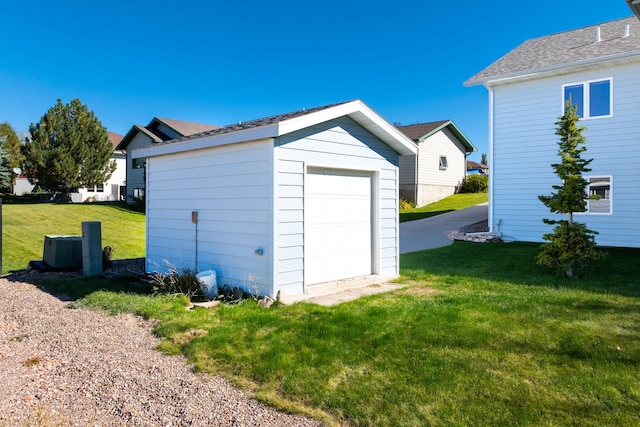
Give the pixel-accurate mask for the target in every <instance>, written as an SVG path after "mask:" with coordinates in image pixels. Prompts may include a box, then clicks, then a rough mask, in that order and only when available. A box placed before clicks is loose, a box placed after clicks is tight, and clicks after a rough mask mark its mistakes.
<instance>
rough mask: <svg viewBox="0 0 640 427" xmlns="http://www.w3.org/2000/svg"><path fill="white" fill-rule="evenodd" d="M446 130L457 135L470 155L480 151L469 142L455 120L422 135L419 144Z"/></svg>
mask: <svg viewBox="0 0 640 427" xmlns="http://www.w3.org/2000/svg"><path fill="white" fill-rule="evenodd" d="M444 128H447V129H449V130H450V131H451V132H452V133H453V134H454V135H455V137H456V138H458V141H460V142H461V143H462V145H464V147H465V148H466V149H467V150H466V151H467V152H468V153H475V152H476V151H478V149H477V148H476V146H475V145H473V143H472V142H471V141H470V140H469V138H467V136H466V135H465V134H464V133H463V132H462V131H461V130H460V128H459V127H458V126H456V124H455V123H454V122H453V120H447V121H446V122H444V123H443V124H441V125H440V126H438V127H436V128H435V129H433V130H432V131H430V132H428V133H426V134H424V135H422V136H421V137H420V138H418V142H424V141H425V140H426V139H427V138H429V137H430V136H431V135H433V134H435V133H436V132H440V131H441V130H442V129H444Z"/></svg>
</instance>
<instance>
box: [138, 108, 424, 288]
mask: <svg viewBox="0 0 640 427" xmlns="http://www.w3.org/2000/svg"><path fill="white" fill-rule="evenodd" d="M415 151H416V146H415V145H414V143H413V142H411V141H410V140H409V139H408V138H407V137H406V136H404V134H402V133H401V132H399V131H398V130H397V129H396V128H395V127H394V126H392V125H390V124H389V123H388V122H386V121H385V120H384V119H382V118H381V117H380V116H378V115H377V114H376V113H375V112H374V111H373V110H371V109H370V108H369V107H367V106H366V105H365V104H364V103H362V102H361V101H350V102H345V103H340V104H334V105H329V106H324V107H318V108H314V109H309V110H302V111H297V112H293V113H287V114H283V115H278V116H273V117H268V118H265V119H259V120H254V121H251V122H244V123H239V124H234V125H230V126H226V127H222V128H219V129H214V130H211V131H207V132H203V133H201V134H197V135H192V136H189V137H184V138H181V139H177V140H173V141H169V142H167V143H162V144H157V145H154V146H151V147H146V148H142V149H139V150H135V151H134V152H133V157H134V158H146V159H147V167H146V171H147V194H146V196H147V199H146V203H147V270H148V271H149V272H154V271H160V272H163V271H162V270H163V269H166V268H168V267H167V266H173V267H175V268H178V269H190V270H194V271H198V272H199V271H204V270H208V269H212V270H214V271H215V272H216V275H217V277H218V282H219V284H229V285H231V286H241V287H243V288H245V289H246V290H248V291H253V292H257V293H259V294H260V295H270V296H272V297H275V296H276V295H277V293H278V292H279V291H281V290H282V291H285V292H286V293H287V294H289V295H304V294H311V293H313V291H314V289H317V288H319V287H321V286H322V287H325V288H326V287H327V286H341V285H344V282H348V283H350V284H354V285H356V284H357V283H358V281H359V280H360V279H362V280H368V281H371V280H380V281H383V280H389V279H391V278H395V277H397V276H398V274H399V252H398V248H399V244H398V161H399V156H400V155H405V154H415ZM341 282H342V283H341Z"/></svg>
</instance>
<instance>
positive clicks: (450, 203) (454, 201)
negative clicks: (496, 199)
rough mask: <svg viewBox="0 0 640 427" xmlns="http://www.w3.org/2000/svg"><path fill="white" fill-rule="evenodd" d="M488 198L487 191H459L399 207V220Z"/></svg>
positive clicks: (439, 212)
mask: <svg viewBox="0 0 640 427" xmlns="http://www.w3.org/2000/svg"><path fill="white" fill-rule="evenodd" d="M487 200H488V195H487V193H460V194H454V195H453V196H449V197H446V198H444V199H442V200H438V201H437V202H434V203H430V204H428V205H425V206H421V207H419V208H414V209H400V222H405V221H414V220H416V219H422V218H428V217H431V216H435V215H440V214H443V213H447V212H451V211H457V210H460V209H464V208H469V207H471V206H475V205H477V204H480V203H485V202H486V201H487Z"/></svg>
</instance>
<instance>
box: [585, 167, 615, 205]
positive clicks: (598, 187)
mask: <svg viewBox="0 0 640 427" xmlns="http://www.w3.org/2000/svg"><path fill="white" fill-rule="evenodd" d="M587 181H589V187H588V190H587V191H588V194H589V198H588V199H587V213H589V214H611V213H612V209H611V196H612V192H611V184H612V181H613V180H612V177H611V176H592V177H589V178H587Z"/></svg>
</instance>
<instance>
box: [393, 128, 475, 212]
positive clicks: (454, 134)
mask: <svg viewBox="0 0 640 427" xmlns="http://www.w3.org/2000/svg"><path fill="white" fill-rule="evenodd" d="M398 129H399V130H400V131H401V132H402V133H404V134H405V135H407V137H408V138H409V139H411V140H412V141H413V142H415V144H416V145H417V146H418V152H417V153H416V154H412V155H408V156H402V157H400V197H401V198H403V199H405V200H407V201H409V202H412V203H415V204H416V206H423V205H426V204H429V203H432V202H435V201H438V200H440V199H443V198H445V197H448V196H451V195H452V194H455V193H456V191H457V190H458V189H459V188H460V185H461V184H462V180H464V177H465V176H466V173H467V155H469V154H470V153H472V152H475V151H476V147H474V145H473V144H472V143H471V141H469V139H468V138H467V137H466V136H465V135H464V134H463V133H462V131H461V130H460V129H459V128H458V126H456V125H455V123H453V121H451V120H443V121H438V122H429V123H418V124H414V125H408V126H398Z"/></svg>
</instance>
